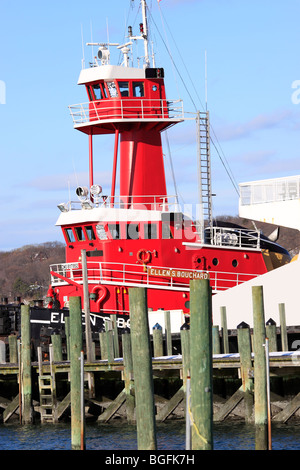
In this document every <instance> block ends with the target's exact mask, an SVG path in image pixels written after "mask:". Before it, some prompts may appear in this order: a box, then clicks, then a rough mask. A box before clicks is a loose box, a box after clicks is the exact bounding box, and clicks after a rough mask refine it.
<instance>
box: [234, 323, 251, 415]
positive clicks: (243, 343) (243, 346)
mask: <svg viewBox="0 0 300 470" xmlns="http://www.w3.org/2000/svg"><path fill="white" fill-rule="evenodd" d="M237 333H238V348H239V353H240V362H241V379H242V388H243V391H244V404H245V408H244V409H245V421H246V422H247V423H249V422H251V417H252V414H253V380H252V379H251V378H250V373H251V370H252V360H251V338H250V327H249V325H247V323H244V322H242V323H240V324H239V325H238V326H237Z"/></svg>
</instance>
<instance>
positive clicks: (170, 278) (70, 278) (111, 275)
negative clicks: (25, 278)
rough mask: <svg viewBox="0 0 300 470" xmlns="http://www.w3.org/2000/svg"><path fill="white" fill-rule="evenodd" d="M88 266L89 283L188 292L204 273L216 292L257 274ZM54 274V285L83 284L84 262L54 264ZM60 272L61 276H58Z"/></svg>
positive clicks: (102, 264)
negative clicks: (192, 279)
mask: <svg viewBox="0 0 300 470" xmlns="http://www.w3.org/2000/svg"><path fill="white" fill-rule="evenodd" d="M87 269H88V282H89V283H95V282H96V283H100V284H104V285H105V284H111V285H118V286H120V285H124V286H142V287H148V288H153V289H167V290H184V291H188V290H189V281H190V279H191V278H193V277H195V276H201V275H202V274H203V276H206V275H207V274H209V278H210V283H211V286H212V289H213V290H214V291H221V290H226V289H227V288H229V287H234V286H237V285H239V284H242V283H243V282H245V281H248V280H250V279H252V278H253V277H256V276H257V274H253V273H237V272H221V271H210V272H209V273H207V272H205V271H201V270H192V269H191V270H189V269H181V268H171V267H163V266H145V265H140V264H139V265H138V264H129V263H117V262H112V263H109V262H97V261H89V262H88V263H87ZM50 273H51V283H52V285H53V286H55V285H62V284H65V285H66V284H68V282H71V283H72V282H77V283H78V284H82V283H83V276H82V266H81V263H80V262H78V263H62V264H53V265H51V266H50ZM56 273H57V274H58V275H59V276H60V277H57V276H55V274H56ZM62 276H63V277H64V278H65V280H64V281H63V280H62V279H61V277H62Z"/></svg>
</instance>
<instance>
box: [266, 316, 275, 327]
mask: <svg viewBox="0 0 300 470" xmlns="http://www.w3.org/2000/svg"><path fill="white" fill-rule="evenodd" d="M266 325H267V326H271V325H276V321H275V320H273V318H269V320H268V321H267V323H266Z"/></svg>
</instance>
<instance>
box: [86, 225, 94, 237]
mask: <svg viewBox="0 0 300 470" xmlns="http://www.w3.org/2000/svg"><path fill="white" fill-rule="evenodd" d="M85 233H86V235H87V237H88V239H89V240H96V235H95V232H94V229H93V227H92V225H88V226H87V227H85Z"/></svg>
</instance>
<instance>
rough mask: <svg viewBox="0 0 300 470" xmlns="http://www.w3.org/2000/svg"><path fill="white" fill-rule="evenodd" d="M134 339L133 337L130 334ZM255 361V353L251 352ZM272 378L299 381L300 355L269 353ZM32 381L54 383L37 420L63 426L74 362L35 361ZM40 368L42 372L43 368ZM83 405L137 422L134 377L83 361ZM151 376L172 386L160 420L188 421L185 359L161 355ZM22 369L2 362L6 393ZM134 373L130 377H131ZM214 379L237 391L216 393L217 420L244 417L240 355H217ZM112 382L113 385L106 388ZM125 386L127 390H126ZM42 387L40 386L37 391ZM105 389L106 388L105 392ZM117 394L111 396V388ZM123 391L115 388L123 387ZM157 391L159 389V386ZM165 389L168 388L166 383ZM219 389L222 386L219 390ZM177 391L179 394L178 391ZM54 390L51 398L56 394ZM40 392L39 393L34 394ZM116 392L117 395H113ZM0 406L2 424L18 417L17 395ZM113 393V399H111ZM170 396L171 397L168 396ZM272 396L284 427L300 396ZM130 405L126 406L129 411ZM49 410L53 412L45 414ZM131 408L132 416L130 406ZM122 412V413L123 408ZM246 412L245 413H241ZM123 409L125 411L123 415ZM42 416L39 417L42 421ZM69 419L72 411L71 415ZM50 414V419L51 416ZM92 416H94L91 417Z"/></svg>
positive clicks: (99, 414)
mask: <svg viewBox="0 0 300 470" xmlns="http://www.w3.org/2000/svg"><path fill="white" fill-rule="evenodd" d="M128 336H130V335H128ZM252 361H253V362H254V355H253V353H252ZM269 364H270V377H271V383H272V380H273V379H274V378H275V379H287V380H288V379H293V380H295V379H298V380H299V381H300V351H294V352H289V351H288V352H271V353H270V355H269ZM31 368H32V377H33V382H36V383H37V384H38V382H39V381H38V379H39V377H43V380H44V381H45V378H48V379H49V381H50V379H51V381H52V383H50V384H49V395H48V397H49V398H48V399H46V401H47V403H46V404H45V403H44V402H45V397H44V396H43V395H42V393H41V392H42V391H44V390H41V389H39V394H40V400H34V401H33V408H34V410H35V412H36V416H37V418H36V419H37V421H38V422H39V421H42V422H48V423H50V422H52V423H55V422H59V420H60V419H62V417H63V415H66V412H68V409H69V407H70V403H71V397H70V392H69V391H68V387H69V383H68V379H67V377H68V375H69V373H70V361H69V360H63V361H43V362H42V363H41V362H40V363H39V362H32V363H31ZM40 369H41V370H40ZM84 372H85V387H86V389H85V403H86V410H87V414H88V415H89V416H90V413H89V409H91V408H93V410H94V413H95V415H94V418H95V419H97V420H98V421H99V423H100V422H101V423H107V422H109V421H111V420H112V419H114V418H116V417H118V418H120V417H122V418H125V419H128V420H129V421H130V422H133V421H134V420H135V413H134V377H132V376H128V374H127V373H126V368H125V367H124V360H123V358H113V360H111V361H109V360H108V359H96V360H94V361H92V362H87V361H85V363H84ZM152 372H153V380H154V384H155V385H156V384H157V385H158V387H157V388H158V389H159V390H161V389H162V388H163V387H162V384H166V383H169V384H170V383H171V384H172V387H171V388H172V392H173V393H172V395H171V396H168V394H164V395H162V394H161V395H159V394H157V393H155V404H156V419H157V421H165V420H167V419H171V418H172V417H173V418H177V419H178V418H179V417H181V418H183V417H184V411H183V410H184V400H185V388H184V379H183V357H182V355H181V354H180V355H172V356H162V357H154V358H152ZM19 373H20V367H19V364H17V363H2V364H0V381H1V382H0V390H1V388H4V389H5V381H6V379H7V380H8V379H9V381H10V383H12V382H13V383H14V384H15V389H17V388H18V387H19V384H18V378H19ZM90 374H92V376H93V379H94V392H92V393H91V392H90V390H89V384H88V376H89V375H90ZM131 374H132V373H131ZM248 375H249V378H250V379H253V364H252V367H251V369H250V370H249V372H248ZM213 379H214V381H219V382H220V380H221V381H223V382H224V384H225V388H226V383H227V382H228V381H229V383H232V382H234V386H235V388H236V390H235V391H234V392H233V393H232V395H230V396H228V394H227V393H226V392H225V394H226V395H227V396H220V395H218V394H214V405H215V406H214V421H215V422H220V421H224V420H225V419H228V418H230V417H234V418H237V417H240V418H241V417H242V416H243V406H242V405H243V400H244V396H245V392H244V390H243V386H242V380H241V360H240V354H239V353H227V354H214V355H213ZM62 382H63V384H64V389H66V392H65V396H59V395H58V394H57V390H58V389H59V388H60V385H61V383H62ZM111 383H113V384H114V386H113V387H109V386H108V384H111ZM122 383H123V387H122ZM37 387H38V385H36V388H37ZM103 387H104V388H103ZM99 388H100V389H101V388H102V390H101V393H100V394H99V396H97V394H96V393H95V389H96V390H98V389H99ZM111 388H112V389H113V392H109V389H111ZM120 388H121V391H120V392H119V393H117V392H116V390H118V389H120ZM155 388H156V387H155ZM165 388H168V387H167V386H166V385H165ZM219 388H220V387H219ZM174 390H175V391H174ZM54 391H55V392H56V393H55V394H54V395H55V397H54V396H53V392H54ZM36 392H37V390H35V395H36ZM114 393H117V395H116V396H114ZM0 395H1V396H0V408H1V409H2V410H3V415H2V416H3V422H4V423H6V422H8V421H9V420H10V419H12V418H13V417H15V418H16V417H18V416H19V407H20V403H21V401H20V399H19V394H17V395H16V396H15V397H14V398H13V399H12V400H11V399H8V398H5V397H3V396H2V392H0ZM109 395H110V396H109ZM166 395H167V396H166ZM271 398H272V411H273V414H272V421H273V422H277V423H278V422H279V423H280V422H281V423H285V422H287V421H288V420H289V419H290V418H292V417H293V416H294V415H295V413H296V412H297V410H298V409H299V408H300V393H299V394H296V395H294V396H291V395H290V394H289V395H288V396H287V397H283V396H278V394H276V393H274V394H272V395H271ZM126 405H127V407H126ZM45 406H46V407H48V409H49V413H48V415H47V413H43V410H44V409H45V408H43V407H45ZM128 407H129V408H131V413H129V412H128V409H127V408H128ZM237 407H239V413H238V414H235V409H236V408H237ZM121 408H122V409H121ZM241 410H242V411H241ZM121 411H122V412H121ZM39 415H40V417H39ZM67 415H68V413H67ZM47 416H48V418H47ZM90 417H91V416H90Z"/></svg>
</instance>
